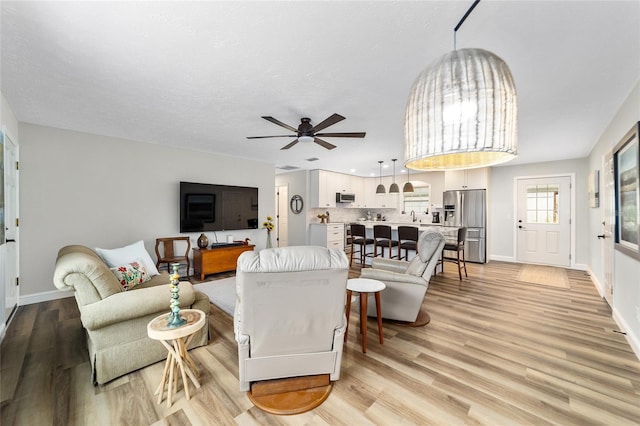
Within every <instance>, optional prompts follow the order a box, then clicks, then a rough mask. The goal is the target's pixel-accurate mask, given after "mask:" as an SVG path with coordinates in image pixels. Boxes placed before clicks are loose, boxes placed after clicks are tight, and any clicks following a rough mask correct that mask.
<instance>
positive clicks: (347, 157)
mask: <svg viewBox="0 0 640 426" xmlns="http://www.w3.org/2000/svg"><path fill="white" fill-rule="evenodd" d="M1 3H2V6H1V7H2V10H1V13H2V15H1V27H2V28H1V48H2V62H1V74H0V79H1V90H2V93H3V94H4V96H5V97H6V99H7V101H8V102H9V104H10V105H11V107H12V109H13V111H14V113H15V115H16V117H17V119H18V120H19V121H22V122H29V123H36V124H41V125H46V126H53V127H59V128H64V129H72V130H77V131H82V132H88V133H94V134H99V135H106V136H113V137H120V138H126V139H132V140H138V141H145V142H151V143H157V144H162V145H169V146H177V147H184V148H188V149H193V150H198V151H207V152H214V153H222V154H227V155H232V156H239V157H245V158H251V159H257V160H262V161H269V162H272V163H274V164H275V165H276V166H277V167H279V166H284V165H291V166H297V167H301V168H322V169H327V170H334V171H342V172H347V173H348V172H352V173H354V174H358V175H361V176H366V175H369V174H370V173H374V174H375V175H377V173H378V160H385V162H386V163H387V164H391V161H390V160H391V159H392V158H398V159H399V160H398V163H397V166H398V167H397V170H398V172H399V170H400V168H401V166H402V163H403V160H404V159H403V144H402V140H403V119H404V108H405V103H406V100H407V97H408V93H409V90H410V88H411V85H412V84H413V81H414V79H415V78H416V77H417V75H418V74H419V73H420V71H422V70H423V69H424V68H425V67H426V66H428V65H429V64H430V63H431V62H432V61H433V60H434V59H435V58H437V57H438V56H440V55H443V54H445V53H447V52H448V51H450V50H452V49H453V28H454V27H455V25H456V23H457V22H458V21H459V19H460V18H461V17H462V16H463V15H464V13H465V11H466V10H467V9H468V8H469V6H470V5H471V3H472V0H468V1H466V0H465V1H421V2H417V1H415V2H413V1H412V2H409V1H394V2H381V1H358V2H337V1H331V2H329V1H320V2H309V1H297V2H294V1H288V2H285V1H277V2H274V1H260V2H245V1H233V2H110V1H105V2H56V1H54V2H28V1H20V2H12V1H6V0H3V1H2V2H1ZM457 47H458V48H464V47H479V48H483V49H486V50H490V51H492V52H494V53H496V54H497V55H498V56H500V57H502V58H503V59H504V60H505V61H506V62H507V64H508V65H509V67H510V69H511V72H512V74H513V76H514V79H515V82H516V86H517V89H518V97H519V99H518V101H519V157H518V159H516V160H514V161H513V162H510V163H507V164H518V163H521V164H522V163H532V162H539V161H551V160H560V159H568V158H580V157H585V156H587V155H588V154H589V152H590V150H591V148H592V147H593V145H594V144H595V142H596V141H597V139H598V138H599V137H600V135H601V134H602V132H603V131H604V129H605V127H606V125H607V124H608V123H609V121H610V120H611V118H612V116H613V114H614V113H615V111H616V110H617V109H618V108H619V107H620V105H621V104H622V102H623V100H624V99H625V98H626V96H627V95H628V94H629V93H630V91H631V89H632V88H633V86H634V84H635V83H636V82H637V81H638V79H639V78H640V1H547V2H544V1H517V0H511V1H491V0H483V1H482V2H481V3H480V4H479V5H478V7H476V9H475V10H474V11H473V12H472V14H471V15H470V16H469V18H468V19H467V20H466V22H465V23H464V25H463V26H462V28H461V29H460V30H459V31H458V35H457ZM334 112H335V113H339V114H341V115H343V116H345V117H346V120H344V121H342V122H340V123H338V124H336V125H334V126H331V127H329V128H327V129H326V130H325V131H327V132H329V131H335V132H358V131H366V132H367V136H366V138H365V139H347V138H327V139H326V140H327V141H329V142H331V143H334V144H336V145H338V148H336V149H334V150H332V151H327V150H325V149H324V148H322V147H320V146H318V145H316V144H309V145H307V144H298V145H296V146H295V147H293V148H291V149H290V150H288V151H281V150H280V148H281V147H282V146H284V145H285V144H287V143H289V142H290V141H291V140H292V139H290V138H275V139H258V140H247V139H246V136H257V135H282V134H287V133H288V132H287V130H285V129H283V128H281V127H278V126H276V125H274V124H272V123H269V122H267V121H265V120H263V119H261V118H260V117H261V116H263V115H268V116H273V117H275V118H277V119H279V120H281V121H283V122H285V123H287V124H289V125H291V126H293V127H297V126H298V124H299V123H300V118H301V117H310V118H311V119H312V122H315V123H319V122H320V121H322V120H324V119H325V118H326V117H328V116H329V115H331V114H332V113H334ZM310 157H317V158H319V160H318V161H315V162H308V161H306V160H305V159H307V158H310ZM353 170H355V171H353ZM389 173H391V169H388V170H386V171H385V174H389Z"/></svg>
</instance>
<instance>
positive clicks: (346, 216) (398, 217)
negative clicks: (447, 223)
mask: <svg viewBox="0 0 640 426" xmlns="http://www.w3.org/2000/svg"><path fill="white" fill-rule="evenodd" d="M367 211H369V212H371V217H372V218H373V219H375V218H376V216H377V214H380V215H381V217H384V219H385V220H386V221H387V222H394V223H397V222H411V215H410V214H409V212H407V214H402V213H401V212H399V211H397V210H395V209H344V208H324V209H309V218H308V219H309V223H319V222H320V219H318V215H319V214H326V212H329V221H330V222H343V223H351V222H356V221H357V220H358V218H363V217H364V218H366V217H367ZM416 218H417V220H418V221H422V222H426V223H431V213H429V214H424V213H423V214H416Z"/></svg>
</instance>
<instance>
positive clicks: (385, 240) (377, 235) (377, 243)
mask: <svg viewBox="0 0 640 426" xmlns="http://www.w3.org/2000/svg"><path fill="white" fill-rule="evenodd" d="M397 246H398V241H397V240H394V239H392V238H391V226H389V225H373V257H378V247H380V251H381V254H380V255H381V256H382V257H384V249H385V247H387V248H389V259H393V258H394V257H399V256H400V253H398V256H394V255H393V247H397ZM399 251H400V250H398V252H399Z"/></svg>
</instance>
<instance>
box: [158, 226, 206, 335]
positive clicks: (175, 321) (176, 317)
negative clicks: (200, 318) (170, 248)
mask: <svg viewBox="0 0 640 426" xmlns="http://www.w3.org/2000/svg"><path fill="white" fill-rule="evenodd" d="M203 235H204V234H203ZM205 238H206V237H205ZM171 266H172V267H173V274H172V275H171V285H170V286H169V288H170V290H169V291H170V292H171V301H170V302H169V308H170V309H171V313H169V316H168V317H167V327H169V328H174V327H180V326H182V325H185V324H186V323H187V320H185V319H184V318H182V317H181V316H180V287H179V286H178V284H180V280H179V278H180V274H178V268H179V267H180V264H179V263H172V264H171Z"/></svg>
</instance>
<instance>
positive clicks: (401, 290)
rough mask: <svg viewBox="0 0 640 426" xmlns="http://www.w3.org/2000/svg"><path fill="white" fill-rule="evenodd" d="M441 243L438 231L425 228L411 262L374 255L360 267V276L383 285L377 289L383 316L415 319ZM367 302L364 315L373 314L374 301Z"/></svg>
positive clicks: (407, 319)
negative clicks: (384, 286) (383, 284)
mask: <svg viewBox="0 0 640 426" xmlns="http://www.w3.org/2000/svg"><path fill="white" fill-rule="evenodd" d="M444 244H445V240H444V236H443V235H442V234H441V233H440V232H436V231H426V232H423V233H422V234H421V235H420V237H419V238H418V254H417V255H416V256H415V257H414V258H413V259H412V260H411V262H406V261H401V260H393V259H383V258H379V257H376V258H374V259H373V261H372V264H371V268H367V269H362V272H361V273H360V277H361V278H371V279H374V280H378V281H382V282H384V283H385V285H386V286H387V288H386V289H385V290H384V291H382V292H381V293H380V296H381V297H380V298H381V302H382V317H383V318H387V319H391V320H396V321H405V322H415V321H416V320H417V318H418V314H419V313H420V307H421V306H422V301H423V299H424V295H425V294H426V292H427V288H428V287H429V279H430V278H431V275H432V274H433V272H434V271H435V268H436V266H437V264H438V259H439V257H440V253H441V252H442V248H443V247H444ZM370 297H371V296H370ZM370 302H371V301H370ZM368 306H369V308H368V311H367V315H368V316H376V312H375V303H368Z"/></svg>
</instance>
